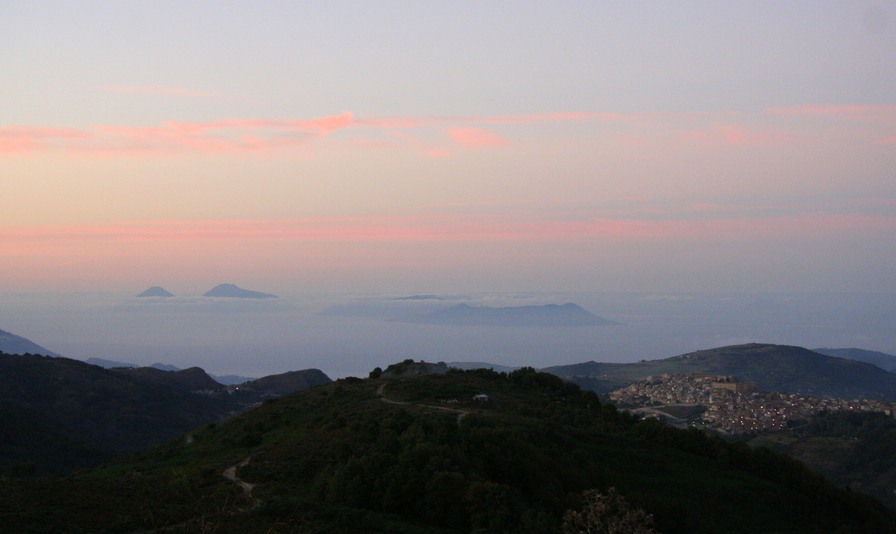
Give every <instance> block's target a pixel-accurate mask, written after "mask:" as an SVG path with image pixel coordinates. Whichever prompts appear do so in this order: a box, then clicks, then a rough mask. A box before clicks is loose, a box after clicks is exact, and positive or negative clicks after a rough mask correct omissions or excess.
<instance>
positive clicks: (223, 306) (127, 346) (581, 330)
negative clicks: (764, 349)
mask: <svg viewBox="0 0 896 534" xmlns="http://www.w3.org/2000/svg"><path fill="white" fill-rule="evenodd" d="M135 294H136V293H133V294H119V293H43V294H26V293H2V294H0V329H3V330H7V331H9V332H12V333H14V334H17V335H20V336H23V337H26V338H28V339H30V340H32V341H34V342H36V343H38V344H40V345H42V346H44V347H45V348H47V349H49V350H52V351H54V352H57V353H59V354H62V355H63V356H66V357H70V358H74V359H80V360H86V359H88V358H91V357H96V358H104V359H109V360H116V361H122V362H131V363H136V364H140V365H150V364H152V363H156V362H160V363H167V364H173V365H176V366H178V367H181V368H186V367H191V366H199V367H202V368H203V369H205V370H206V371H208V372H211V373H214V374H238V375H244V376H263V375H268V374H274V373H282V372H286V371H291V370H298V369H306V368H318V369H321V370H323V371H324V372H325V373H327V374H328V375H329V376H330V377H332V378H339V377H344V376H366V375H367V373H368V372H369V371H370V370H371V369H373V368H374V367H377V366H380V367H385V366H387V365H389V364H390V363H394V362H396V361H400V360H404V359H407V358H412V359H414V360H421V359H422V360H427V361H446V362H450V361H485V362H490V363H495V364H501V365H531V366H534V367H546V366H551V365H562V364H571V363H579V362H584V361H588V360H595V361H604V362H634V361H638V360H642V359H659V358H666V357H669V356H675V355H678V354H682V353H686V352H690V351H694V350H700V349H707V348H712V347H718V346H724V345H732V344H740V343H749V342H761V343H776V344H787V345H799V346H803V347H807V348H818V347H831V348H845V347H857V348H863V349H868V350H877V351H882V352H886V353H890V354H896V328H894V325H896V298H894V297H896V295H894V294H892V293H862V294H858V293H837V294H832V293H812V294H808V293H800V294H785V293H767V294H744V293H730V294H721V293H476V294H464V295H458V294H439V295H435V296H437V297H438V298H425V299H424V298H421V299H411V300H407V299H403V297H408V296H411V295H410V294H310V293H302V294H285V295H283V294H281V297H280V298H278V299H264V300H255V299H216V298H208V297H199V296H178V297H173V298H161V297H153V298H136V297H134V295H135ZM567 302H572V303H576V304H578V305H580V306H582V307H583V308H585V309H586V310H588V311H590V312H592V313H594V314H596V315H598V316H600V317H603V318H605V319H609V320H612V321H615V322H618V323H621V324H618V325H612V326H585V327H533V328H524V327H484V326H445V325H429V324H411V323H404V322H395V321H390V320H389V319H395V318H400V317H404V316H410V315H415V314H420V313H425V312H427V311H432V310H435V309H439V308H441V307H447V306H451V305H454V304H458V303H466V304H469V305H474V306H475V305H485V306H492V307H499V306H523V305H540V304H564V303H567Z"/></svg>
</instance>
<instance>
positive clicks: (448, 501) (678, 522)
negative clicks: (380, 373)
mask: <svg viewBox="0 0 896 534" xmlns="http://www.w3.org/2000/svg"><path fill="white" fill-rule="evenodd" d="M611 487H613V488H616V489H617V490H618V492H619V494H620V495H622V496H623V498H624V499H625V500H626V501H627V502H628V503H630V504H631V506H634V507H638V508H643V509H644V510H645V511H646V512H647V513H650V514H653V518H654V521H655V526H656V529H657V531H659V532H663V533H664V534H675V533H709V532H731V533H749V532H778V533H794V534H795V533H807V532H808V533H812V532H819V533H821V532H824V533H838V532H840V533H847V532H848V533H851V534H852V533H869V534H870V533H872V532H873V533H881V532H896V513H894V512H892V511H890V510H888V509H886V508H885V507H883V506H882V505H881V504H880V503H878V502H876V501H874V500H872V499H871V498H869V497H866V496H864V495H861V494H859V493H855V492H847V491H844V490H841V489H838V488H837V487H835V486H833V485H831V484H830V483H828V482H826V481H825V480H824V479H821V478H820V477H818V476H815V475H813V474H812V473H811V472H809V471H808V469H807V468H805V466H803V465H802V464H800V463H798V462H796V461H794V460H792V459H790V458H788V457H786V456H783V455H778V454H775V453H773V452H771V451H769V450H768V449H750V448H748V447H746V446H745V445H743V444H731V443H727V442H725V441H723V440H721V439H719V438H712V437H708V436H707V435H705V434H704V433H702V432H701V431H698V430H678V429H675V428H672V427H667V426H665V425H663V424H662V423H660V422H658V421H656V420H645V421H638V420H636V419H634V418H632V417H630V416H627V415H625V414H622V413H619V412H617V411H616V410H615V409H614V408H613V407H612V406H611V405H605V404H602V403H601V402H600V401H599V400H598V398H597V396H596V395H595V394H594V393H593V392H588V391H582V390H581V389H580V388H578V387H577V386H575V385H573V384H569V383H565V382H563V381H562V380H560V379H559V378H557V377H555V376H553V375H549V374H546V373H537V372H535V371H534V370H532V369H531V368H524V369H520V370H518V371H514V372H513V373H510V374H502V373H496V372H493V371H487V370H476V371H456V370H455V371H448V372H445V373H439V374H422V375H421V374H413V375H407V376H401V377H392V378H388V379H386V378H380V379H374V378H368V379H358V378H351V379H342V380H339V381H337V382H334V383H330V384H326V385H322V386H317V387H314V388H310V389H306V390H303V391H300V392H298V393H295V394H292V395H289V396H286V397H281V398H279V399H277V400H273V401H269V402H266V403H265V404H263V405H262V406H259V407H258V408H256V409H254V410H252V411H250V412H247V413H245V414H242V415H240V416H238V417H234V418H231V419H228V420H226V421H222V422H218V423H216V424H213V425H205V426H203V427H201V428H198V429H196V430H194V431H192V432H190V433H189V434H188V435H186V436H183V437H181V438H178V439H174V440H171V441H168V442H166V443H164V444H162V445H159V446H157V447H154V448H152V449H150V450H148V451H144V452H141V453H138V454H135V455H133V456H130V457H128V458H124V459H121V460H118V461H115V462H112V463H110V464H109V465H107V466H105V467H103V468H101V469H97V470H93V471H90V472H83V473H81V474H79V475H77V476H69V477H67V478H65V479H52V480H46V481H44V480H40V479H16V480H13V479H10V480H9V481H7V483H6V484H4V485H0V515H2V516H3V517H4V526H8V527H9V528H12V529H13V530H15V529H17V528H18V529H19V530H25V528H26V527H27V528H30V529H32V530H34V531H60V530H68V531H76V530H80V531H89V532H112V531H116V532H134V531H149V530H152V531H163V530H168V529H173V530H176V531H197V532H198V531H203V529H206V530H214V531H218V532H245V533H250V534H251V533H267V532H287V531H288V529H292V530H291V531H293V532H306V533H310V532H326V533H331V534H338V533H353V534H354V533H357V532H365V533H373V534H376V533H386V532H389V533H421V532H427V533H441V534H460V533H469V532H507V533H523V532H525V533H527V534H528V533H536V534H539V533H541V534H552V533H559V532H560V522H561V518H562V517H563V514H564V513H565V512H566V511H567V510H571V509H576V508H579V507H581V506H582V494H583V492H585V491H586V490H590V489H597V490H598V491H602V492H606V491H608V490H609V488H611Z"/></svg>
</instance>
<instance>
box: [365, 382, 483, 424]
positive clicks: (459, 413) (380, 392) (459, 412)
mask: <svg viewBox="0 0 896 534" xmlns="http://www.w3.org/2000/svg"><path fill="white" fill-rule="evenodd" d="M385 387H386V384H380V386H379V387H378V388H376V394H377V395H379V396H380V400H382V401H383V402H388V403H389V404H400V405H403V406H416V407H418V408H432V409H433V410H444V411H446V412H453V413H456V414H457V426H460V422H461V420H462V419H463V418H464V417H466V416H468V415H470V413H471V412H468V411H466V410H458V409H457V408H445V407H444V406H430V405H428V404H412V403H410V402H401V401H395V400H389V399H387V398H386V397H385V396H383V388H385Z"/></svg>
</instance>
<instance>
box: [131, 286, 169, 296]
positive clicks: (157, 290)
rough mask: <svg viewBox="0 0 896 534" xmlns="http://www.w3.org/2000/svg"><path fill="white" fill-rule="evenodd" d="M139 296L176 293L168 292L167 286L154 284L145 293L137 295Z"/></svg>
mask: <svg viewBox="0 0 896 534" xmlns="http://www.w3.org/2000/svg"><path fill="white" fill-rule="evenodd" d="M137 296H138V297H173V296H174V294H173V293H170V292H168V291H167V290H166V289H165V288H163V287H159V286H152V287H151V288H149V289H147V290H146V291H144V292H143V293H140V294H139V295H137Z"/></svg>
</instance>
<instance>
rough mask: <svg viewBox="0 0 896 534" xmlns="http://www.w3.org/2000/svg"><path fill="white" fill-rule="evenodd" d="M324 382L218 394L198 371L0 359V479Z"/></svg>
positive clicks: (66, 465) (253, 385) (149, 441)
mask: <svg viewBox="0 0 896 534" xmlns="http://www.w3.org/2000/svg"><path fill="white" fill-rule="evenodd" d="M330 381H331V380H330V379H329V377H327V376H326V375H325V374H324V373H322V372H321V371H319V370H317V369H308V370H305V371H295V372H290V373H285V374H283V375H275V376H272V377H265V378H263V379H259V380H255V381H252V382H248V383H246V384H242V385H240V386H230V387H229V388H228V387H227V386H224V385H222V384H220V383H218V382H217V381H215V380H213V379H212V378H211V377H210V376H209V375H208V374H206V373H205V371H203V370H202V369H200V368H198V367H193V368H190V369H185V370H182V371H162V370H160V369H155V368H151V367H138V368H128V367H120V368H114V369H104V368H102V367H98V366H96V365H90V364H88V363H85V362H81V361H77V360H71V359H68V358H60V357H55V358H54V357H46V356H38V355H12V354H3V353H0V429H3V430H2V436H3V439H0V472H3V471H4V470H5V467H6V466H8V465H10V464H12V463H16V462H33V463H35V464H37V465H38V468H39V469H40V470H42V471H49V472H54V471H57V472H58V471H65V470H69V469H72V468H77V467H83V466H85V465H92V464H96V463H98V462H100V461H103V460H105V459H108V458H111V457H112V456H114V455H118V454H122V453H127V452H131V451H135V450H138V449H141V448H145V447H148V446H150V445H153V444H156V443H160V442H162V441H164V440H166V439H169V438H172V437H174V436H177V435H180V434H182V433H184V432H187V431H190V430H192V429H194V428H197V427H199V426H201V425H204V424H206V423H211V422H214V421H218V420H220V419H223V418H226V417H229V416H232V415H234V414H237V413H241V412H244V411H246V410H247V409H249V408H251V407H253V406H257V405H258V404H260V403H261V402H263V401H264V400H265V399H270V398H276V397H279V396H281V395H285V394H288V393H292V392H294V391H298V390H301V389H305V388H308V387H311V386H314V385H319V384H325V383H328V382H330Z"/></svg>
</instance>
